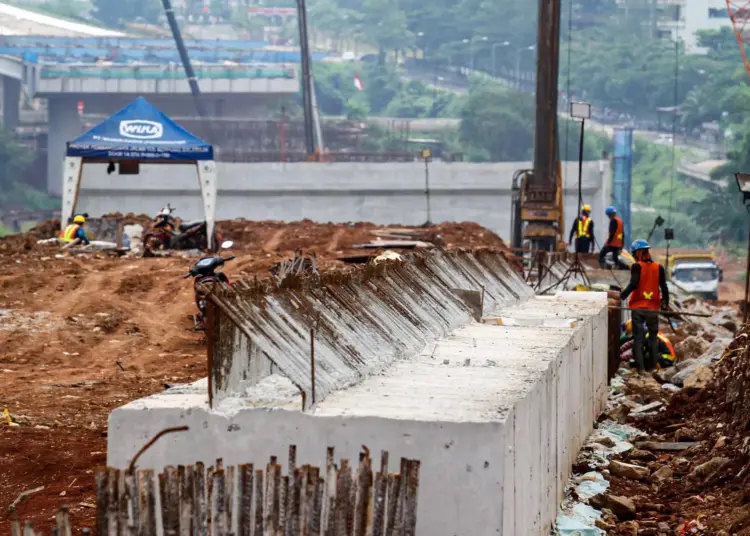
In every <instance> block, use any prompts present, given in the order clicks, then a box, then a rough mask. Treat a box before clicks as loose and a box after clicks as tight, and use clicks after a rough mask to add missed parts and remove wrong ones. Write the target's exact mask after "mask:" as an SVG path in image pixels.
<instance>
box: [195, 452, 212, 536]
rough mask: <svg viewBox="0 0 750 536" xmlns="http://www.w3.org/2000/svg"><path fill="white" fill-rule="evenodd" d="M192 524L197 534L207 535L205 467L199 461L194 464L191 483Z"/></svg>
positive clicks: (199, 535) (198, 535)
mask: <svg viewBox="0 0 750 536" xmlns="http://www.w3.org/2000/svg"><path fill="white" fill-rule="evenodd" d="M193 493H194V497H195V498H194V499H193V524H194V526H195V528H196V532H195V533H196V534H197V536H208V502H207V498H206V497H207V491H206V468H205V466H204V465H203V464H202V463H201V462H198V463H196V464H195V483H194V485H193Z"/></svg>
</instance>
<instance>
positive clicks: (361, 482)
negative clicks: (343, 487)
mask: <svg viewBox="0 0 750 536" xmlns="http://www.w3.org/2000/svg"><path fill="white" fill-rule="evenodd" d="M371 493H372V461H371V459H370V456H369V455H367V454H365V455H364V456H362V457H361V459H360V461H359V467H358V468H357V480H356V493H355V499H354V501H355V502H354V536H366V535H367V528H368V517H369V513H370V504H371V501H372V496H371Z"/></svg>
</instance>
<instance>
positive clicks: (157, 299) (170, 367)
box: [0, 214, 507, 534]
mask: <svg viewBox="0 0 750 536" xmlns="http://www.w3.org/2000/svg"><path fill="white" fill-rule="evenodd" d="M112 216H117V217H121V216H122V215H120V214H113V215H112ZM122 217H124V219H125V221H132V222H137V223H141V224H143V223H148V221H149V220H150V217H148V216H146V215H134V214H127V215H125V216H122ZM58 229H59V222H58V221H56V220H51V221H49V222H44V223H42V224H40V225H39V226H37V227H36V228H35V229H34V230H32V231H31V232H29V233H26V234H23V235H15V236H11V237H8V238H5V239H0V262H3V263H4V264H3V266H4V269H3V273H2V274H0V312H1V313H0V348H2V351H0V412H2V411H3V410H4V409H5V408H8V409H9V411H10V412H11V413H12V414H13V415H14V416H16V417H18V423H19V426H18V427H9V426H8V425H7V423H6V422H4V421H2V420H0V467H2V470H0V533H1V534H8V533H9V532H10V529H9V526H8V522H7V521H6V520H2V517H3V515H4V513H5V512H6V511H7V508H8V506H9V505H10V504H11V503H12V502H13V501H14V500H15V499H16V497H17V496H18V494H19V493H21V492H22V491H24V490H27V489H33V488H35V487H38V486H45V489H44V490H43V491H42V492H39V493H36V494H34V495H33V496H31V497H29V499H28V500H26V501H24V503H23V504H22V505H21V506H20V507H19V508H18V510H17V513H18V514H20V515H22V516H23V517H24V518H26V519H30V520H32V521H33V522H34V525H35V526H36V527H37V528H39V529H40V530H47V531H49V528H50V519H51V518H52V516H53V514H54V513H55V510H56V509H57V508H59V507H60V506H63V505H69V506H71V513H72V515H73V518H74V520H75V522H76V525H78V526H86V525H88V526H93V516H94V510H92V509H90V508H88V507H86V506H81V504H82V503H87V504H88V503H93V502H94V497H93V489H94V481H93V478H94V477H93V469H94V467H95V466H97V465H101V464H103V463H104V452H105V450H106V433H107V418H108V415H109V412H110V411H111V410H112V409H113V408H116V407H119V406H121V405H123V404H125V403H127V402H129V401H131V400H134V399H136V398H140V397H143V396H148V395H150V394H153V393H155V392H159V391H162V390H163V388H164V385H165V384H174V383H188V382H192V381H195V380H198V379H200V378H202V377H205V375H206V349H205V344H204V341H203V340H202V335H201V334H200V333H196V332H195V331H193V330H192V327H193V323H192V320H191V319H190V315H192V314H193V313H194V312H195V303H194V301H193V288H192V281H188V280H184V279H183V275H184V274H185V273H186V272H187V270H188V269H189V267H190V265H191V264H192V263H194V262H195V261H196V257H185V256H183V254H182V253H175V254H174V255H173V256H171V257H163V258H161V257H160V258H149V259H145V258H140V257H130V256H125V257H122V258H117V257H108V256H107V255H104V254H91V253H85V254H80V253H72V252H68V253H66V254H65V255H64V256H58V255H59V254H60V250H59V248H58V247H57V246H56V245H51V246H46V245H37V243H36V241H37V240H38V239H40V238H49V237H50V236H54V235H55V234H56V233H57V232H58ZM217 229H218V231H219V232H220V233H222V234H223V235H225V236H226V237H227V238H230V239H232V240H234V241H235V244H236V246H235V247H234V248H233V249H232V254H234V255H236V257H237V258H236V260H234V261H232V262H230V263H227V264H226V266H225V268H224V271H225V272H226V273H227V275H228V276H229V278H230V280H232V281H234V280H236V279H240V278H253V277H259V278H264V277H267V276H268V270H269V269H270V268H271V267H272V266H273V265H274V264H275V263H277V262H279V261H282V260H284V259H287V258H290V257H291V256H293V255H294V252H295V250H297V249H303V250H304V252H305V253H309V252H312V251H315V252H316V254H317V264H318V268H319V270H322V271H326V270H331V269H342V268H344V267H346V266H348V265H346V264H344V263H343V262H342V261H340V260H338V259H339V258H341V257H343V256H347V255H355V254H356V255H362V253H363V251H362V250H357V249H353V246H355V245H357V244H363V243H368V242H370V241H372V240H374V239H376V238H377V236H376V235H375V234H373V232H374V231H380V232H385V233H386V234H387V232H388V229H387V228H385V227H380V226H377V225H374V224H371V223H353V224H332V223H324V224H318V223H314V222H311V221H299V222H292V223H288V224H287V223H283V222H276V221H262V222H255V221H246V220H234V221H223V222H219V223H218V224H217ZM402 231H403V230H402ZM407 231H408V232H415V233H416V234H419V236H420V238H419V240H424V239H425V238H424V237H425V236H426V237H428V238H429V241H433V240H434V241H435V242H439V240H440V239H442V240H444V242H445V245H446V247H475V246H486V247H491V248H495V249H503V250H505V245H504V243H503V241H502V240H501V239H500V238H499V237H498V236H497V235H495V234H494V233H492V232H490V231H488V230H487V229H484V228H482V227H480V226H478V225H476V224H471V223H446V224H441V225H437V226H435V227H434V228H429V229H423V228H417V229H410V230H407ZM439 237H441V238H439ZM506 251H507V250H506ZM373 253H375V252H374V251H373ZM63 491H64V492H65V494H63V493H62V492H63Z"/></svg>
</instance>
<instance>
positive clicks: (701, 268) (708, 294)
mask: <svg viewBox="0 0 750 536" xmlns="http://www.w3.org/2000/svg"><path fill="white" fill-rule="evenodd" d="M666 270H667V277H668V278H669V280H670V281H672V283H673V284H674V285H676V286H677V287H678V288H680V289H682V290H684V291H685V292H687V293H689V294H692V295H694V296H698V297H699V298H703V299H704V300H714V301H715V300H718V299H719V283H721V282H722V281H723V279H724V272H723V270H722V269H721V267H720V266H719V264H718V262H717V259H716V256H715V255H714V254H713V253H675V254H671V255H670V256H669V265H668V266H667V267H666Z"/></svg>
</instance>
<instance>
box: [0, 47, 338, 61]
mask: <svg viewBox="0 0 750 536" xmlns="http://www.w3.org/2000/svg"><path fill="white" fill-rule="evenodd" d="M188 53H189V55H190V59H192V60H193V61H196V62H198V61H200V62H203V63H217V64H220V63H223V62H226V61H230V62H234V63H243V64H247V63H296V62H299V58H300V55H299V51H298V50H264V49H255V50H248V49H205V48H190V47H188ZM0 55H6V56H13V57H19V58H23V59H24V61H27V62H29V63H55V64H57V63H73V62H78V63H94V62H96V61H101V60H106V61H110V62H113V63H132V62H142V63H153V64H160V63H170V62H172V63H180V55H179V53H178V52H177V50H175V49H174V48H171V49H168V48H153V47H139V48H126V47H109V48H95V47H91V48H89V47H54V46H49V47H30V46H0ZM311 55H312V59H313V60H314V61H319V60H322V59H325V58H326V57H328V56H330V54H329V53H328V52H313V53H312V54H311Z"/></svg>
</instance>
